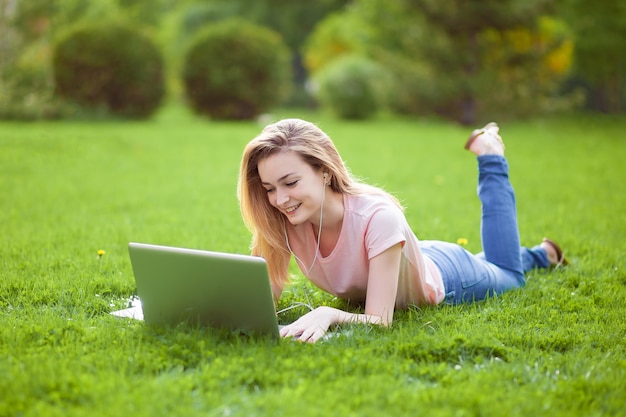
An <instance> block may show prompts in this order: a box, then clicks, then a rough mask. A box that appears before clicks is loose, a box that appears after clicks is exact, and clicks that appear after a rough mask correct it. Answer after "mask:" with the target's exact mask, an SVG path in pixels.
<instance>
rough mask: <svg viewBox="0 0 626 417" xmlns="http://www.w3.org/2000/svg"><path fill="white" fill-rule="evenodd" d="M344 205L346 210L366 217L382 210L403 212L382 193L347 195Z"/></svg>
mask: <svg viewBox="0 0 626 417" xmlns="http://www.w3.org/2000/svg"><path fill="white" fill-rule="evenodd" d="M344 204H345V208H346V210H349V211H352V212H355V213H359V214H361V215H364V216H371V215H373V214H374V213H376V212H378V211H380V210H390V211H393V212H400V213H401V212H402V210H401V209H400V207H398V205H397V204H396V203H395V202H394V201H393V200H392V198H391V197H390V196H388V195H386V194H384V193H382V192H380V193H378V192H375V193H374V192H373V193H362V194H346V196H345V198H344Z"/></svg>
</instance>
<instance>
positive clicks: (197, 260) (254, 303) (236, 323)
mask: <svg viewBox="0 0 626 417" xmlns="http://www.w3.org/2000/svg"><path fill="white" fill-rule="evenodd" d="M128 250H129V253H130V260H131V263H132V267H133V273H134V275H135V282H136V285H137V295H138V296H139V299H140V301H141V305H137V306H134V307H132V308H128V309H124V310H118V311H114V312H112V313H111V314H113V315H116V316H120V317H131V318H136V319H143V320H145V322H146V323H149V324H158V325H177V324H180V323H182V322H190V323H194V324H200V325H207V326H212V327H218V328H227V329H231V330H239V331H242V332H252V333H255V334H262V335H269V336H271V337H276V338H277V337H278V321H277V319H276V312H275V308H274V302H273V300H272V291H271V288H270V282H269V275H268V272H267V265H266V263H265V260H264V259H263V258H259V257H254V256H249V255H236V254H230V253H221V252H210V251H203V250H194V249H183V248H175V247H169V246H158V245H149V244H144V243H134V242H131V243H129V245H128Z"/></svg>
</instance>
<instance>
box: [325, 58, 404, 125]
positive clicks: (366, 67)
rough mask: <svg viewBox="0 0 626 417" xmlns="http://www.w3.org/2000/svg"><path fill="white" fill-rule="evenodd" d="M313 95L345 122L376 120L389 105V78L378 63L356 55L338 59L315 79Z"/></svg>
mask: <svg viewBox="0 0 626 417" xmlns="http://www.w3.org/2000/svg"><path fill="white" fill-rule="evenodd" d="M315 85H316V91H315V92H314V93H315V94H316V96H317V98H318V100H319V102H320V104H321V105H322V106H324V107H327V108H330V109H331V110H332V111H333V112H334V113H336V114H337V115H338V116H339V117H341V118H345V119H366V118H368V117H371V116H374V115H375V114H376V113H377V112H378V111H380V110H381V109H382V108H383V107H384V106H385V104H386V102H387V97H388V96H389V90H390V89H391V85H392V83H391V76H390V74H389V73H388V72H387V71H386V70H385V69H384V68H383V67H382V66H380V65H379V64H377V63H376V62H374V61H372V60H370V59H368V58H365V57H362V56H357V55H346V56H343V57H340V58H337V59H335V60H334V61H332V62H331V63H329V64H328V65H326V66H325V67H323V68H322V69H321V70H320V71H319V72H318V73H317V74H316V75H315Z"/></svg>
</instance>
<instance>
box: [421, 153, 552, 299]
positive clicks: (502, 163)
mask: <svg viewBox="0 0 626 417" xmlns="http://www.w3.org/2000/svg"><path fill="white" fill-rule="evenodd" d="M508 172H509V168H508V163H507V161H506V159H505V158H504V157H503V156H499V155H482V156H479V157H478V198H479V199H480V201H481V203H482V217H481V225H480V234H481V240H482V247H483V252H481V253H479V254H476V255H474V254H472V253H470V252H469V251H467V250H465V249H464V248H463V247H461V246H459V245H455V244H452V243H446V242H439V241H422V242H421V243H422V245H421V248H422V251H423V253H424V254H425V255H427V256H428V257H430V258H431V259H432V260H433V261H434V262H435V264H436V265H437V267H439V270H440V271H441V275H442V278H443V283H444V286H445V291H446V295H445V298H444V301H443V302H444V303H447V304H458V303H463V302H470V303H471V302H472V301H478V300H482V299H484V298H487V297H490V296H493V295H495V294H500V293H502V292H504V291H506V290H509V289H512V288H517V287H522V286H524V284H525V283H526V280H525V279H524V273H525V272H527V271H530V270H531V269H533V268H547V267H548V266H550V262H549V261H548V256H547V254H546V251H545V250H544V249H543V248H541V247H540V246H535V247H533V248H525V247H522V246H521V245H520V238H519V230H518V227H517V212H516V209H515V194H514V192H513V187H512V186H511V183H510V182H509V173H508Z"/></svg>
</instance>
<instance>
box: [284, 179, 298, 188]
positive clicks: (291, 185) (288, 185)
mask: <svg viewBox="0 0 626 417" xmlns="http://www.w3.org/2000/svg"><path fill="white" fill-rule="evenodd" d="M297 183H298V180H296V181H292V182H288V183H286V184H285V185H286V186H287V187H293V186H294V185H296V184H297Z"/></svg>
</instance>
